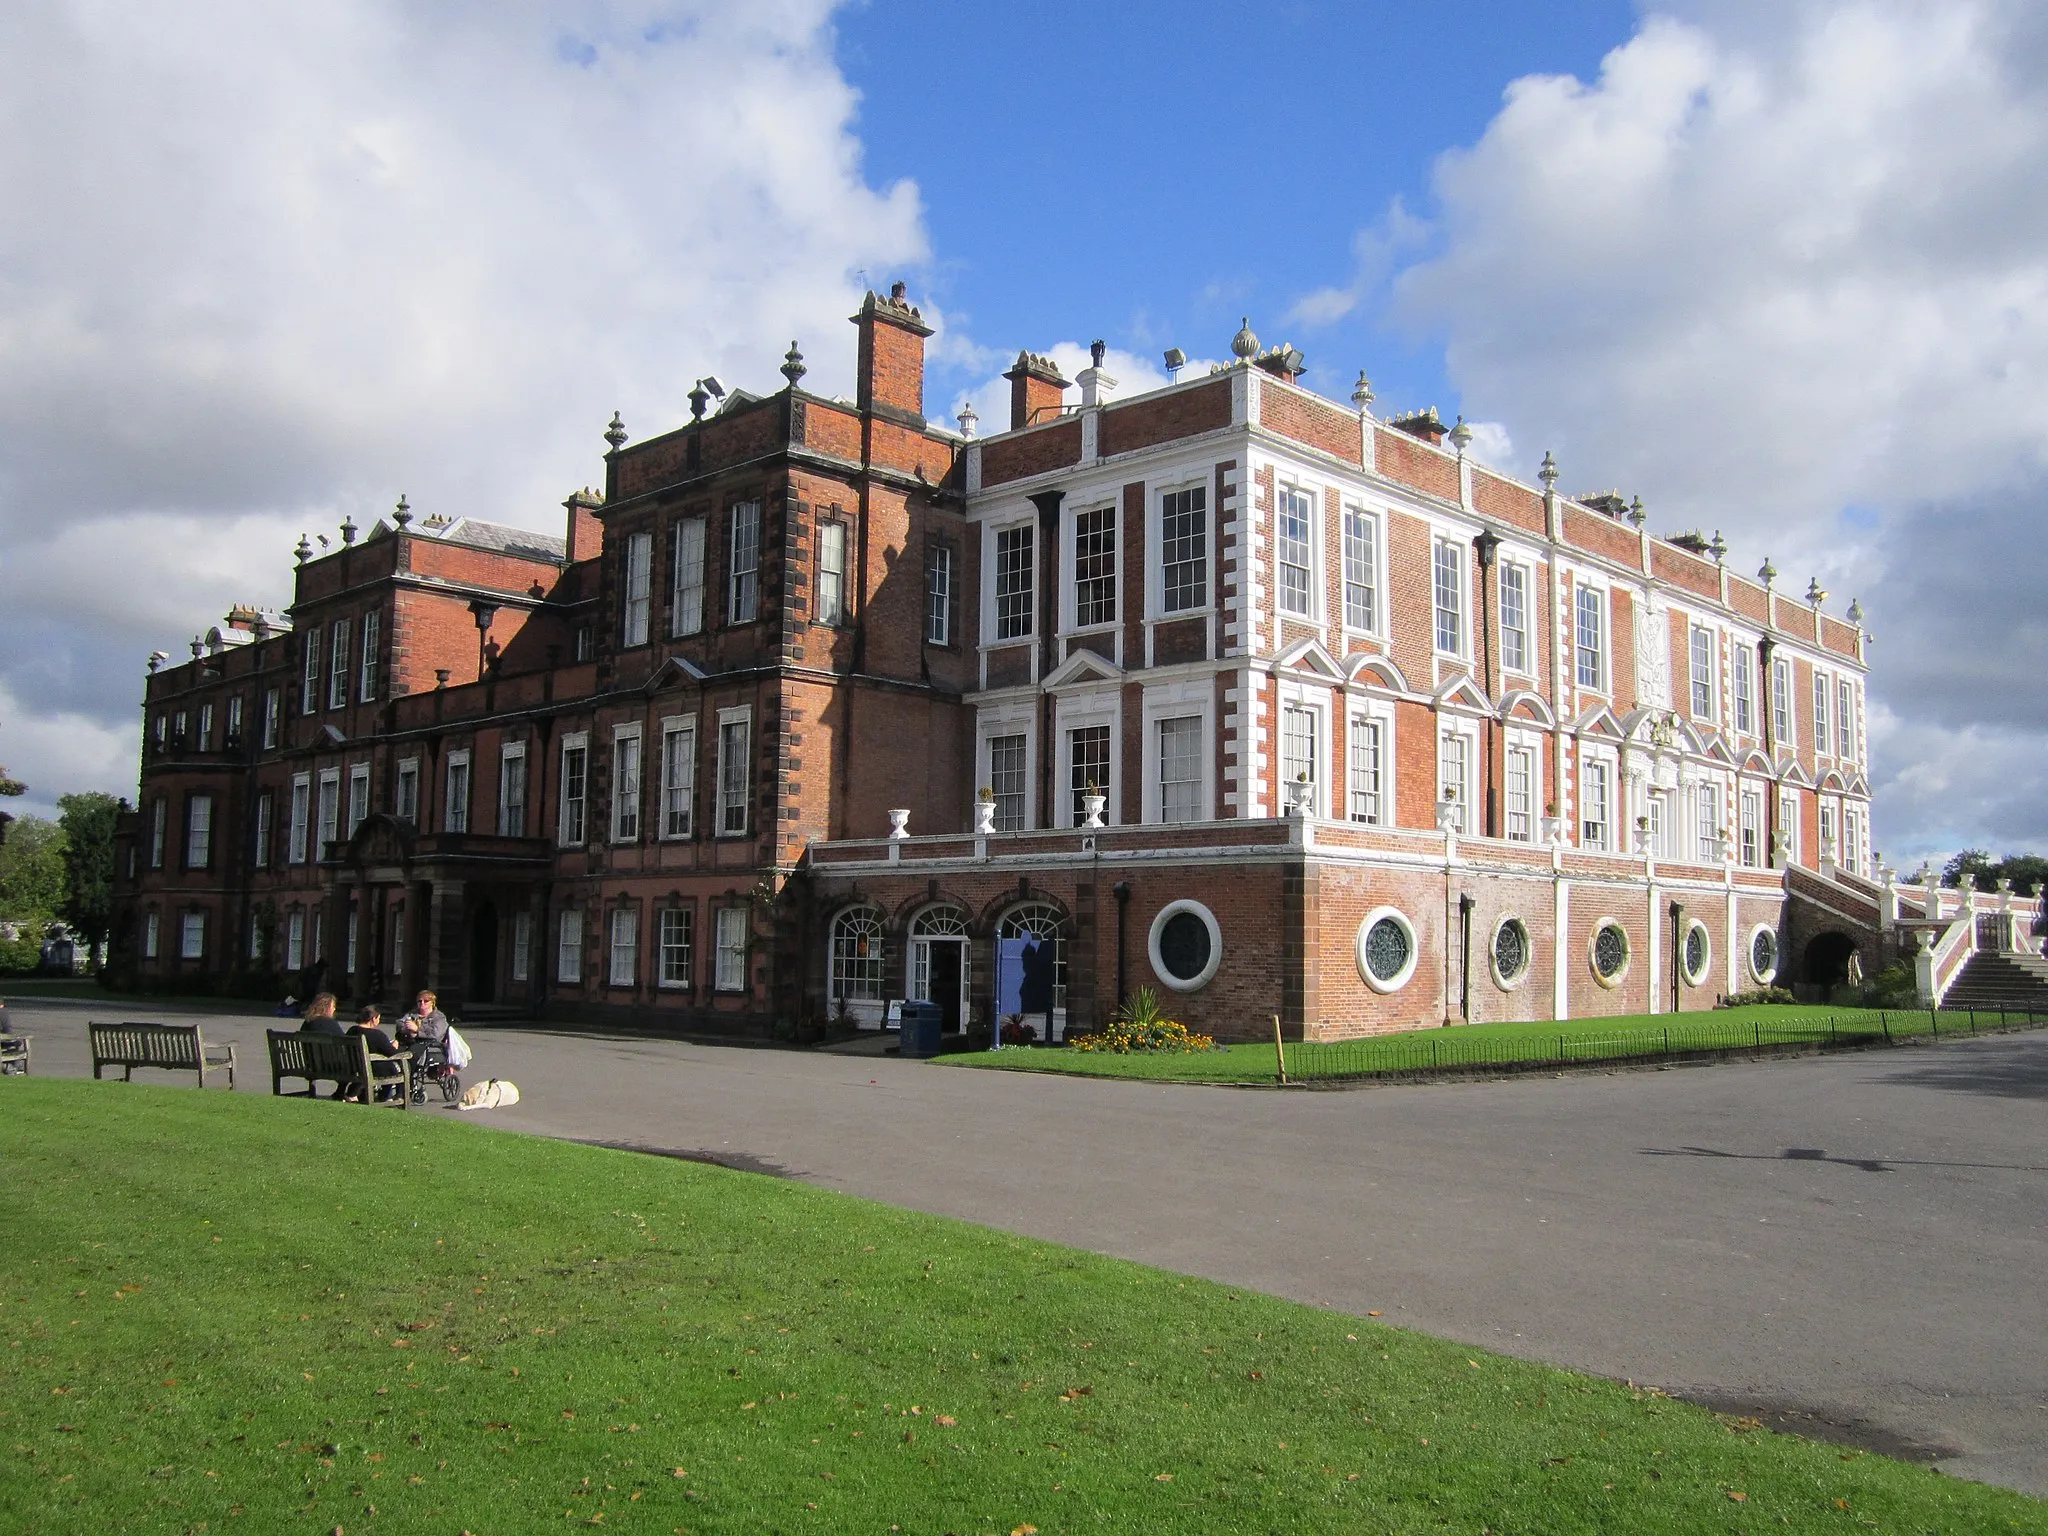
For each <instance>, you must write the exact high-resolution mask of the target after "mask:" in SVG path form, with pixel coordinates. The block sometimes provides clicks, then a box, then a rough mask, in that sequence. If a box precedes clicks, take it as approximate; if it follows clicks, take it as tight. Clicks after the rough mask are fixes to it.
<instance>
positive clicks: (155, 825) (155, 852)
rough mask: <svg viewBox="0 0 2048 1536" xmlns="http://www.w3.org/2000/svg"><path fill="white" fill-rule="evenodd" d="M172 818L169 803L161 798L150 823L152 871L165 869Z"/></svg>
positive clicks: (150, 865) (150, 860) (150, 861)
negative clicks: (167, 840)
mask: <svg viewBox="0 0 2048 1536" xmlns="http://www.w3.org/2000/svg"><path fill="white" fill-rule="evenodd" d="M170 817H171V812H170V806H169V804H168V802H166V801H165V800H164V799H163V798H162V797H161V796H159V797H158V799H157V802H156V808H155V811H154V813H153V814H152V815H151V817H150V823H149V867H150V868H151V869H162V868H163V867H164V851H165V841H166V839H167V838H168V836H169V828H170Z"/></svg>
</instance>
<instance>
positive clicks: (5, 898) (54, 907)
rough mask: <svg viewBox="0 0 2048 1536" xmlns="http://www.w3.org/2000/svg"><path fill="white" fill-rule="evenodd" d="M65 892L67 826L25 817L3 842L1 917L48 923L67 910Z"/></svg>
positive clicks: (26, 921)
mask: <svg viewBox="0 0 2048 1536" xmlns="http://www.w3.org/2000/svg"><path fill="white" fill-rule="evenodd" d="M64 895H65V877H64V829H63V828H62V827H60V826H58V825H57V823H56V822H54V821H46V820H45V819H44V818H42V817H41V816H24V817H22V818H21V820H19V821H17V822H15V823H14V825H13V826H11V827H9V828H8V829H7V841H6V842H4V843H0V920H5V921H8V922H17V923H32V924H38V925H41V924H46V923H48V922H50V921H51V919H53V918H55V917H56V916H57V915H58V914H59V913H60V912H61V911H62V910H63V908H64ZM37 937H38V938H40V937H41V929H40V927H38V930H37Z"/></svg>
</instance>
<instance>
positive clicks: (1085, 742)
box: [1067, 725, 1109, 827]
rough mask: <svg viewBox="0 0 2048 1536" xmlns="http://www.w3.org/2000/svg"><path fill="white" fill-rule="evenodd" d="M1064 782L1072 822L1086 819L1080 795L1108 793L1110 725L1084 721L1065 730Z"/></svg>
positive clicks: (1077, 823) (1078, 824) (1086, 815)
mask: <svg viewBox="0 0 2048 1536" xmlns="http://www.w3.org/2000/svg"><path fill="white" fill-rule="evenodd" d="M1067 784H1068V789H1069V792H1070V798H1071V800H1072V802H1073V822H1072V825H1074V826H1077V827H1078V826H1080V825H1081V823H1082V822H1084V821H1086V820H1087V819H1088V812H1087V810H1086V809H1085V808H1084V807H1083V806H1082V804H1081V798H1082V796H1084V795H1088V794H1097V795H1107V794H1108V793H1109V727H1108V726H1106V725H1084V726H1082V727H1081V728H1080V729H1079V730H1073V731H1069V732H1067Z"/></svg>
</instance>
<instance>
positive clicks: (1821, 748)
mask: <svg viewBox="0 0 2048 1536" xmlns="http://www.w3.org/2000/svg"><path fill="white" fill-rule="evenodd" d="M1834 687H1835V682H1834V679H1833V678H1831V677H1829V676H1828V674H1827V673H1825V672H1823V671H1821V669H1820V668H1819V667H1815V668H1814V669H1813V750H1814V751H1815V752H1816V753H1817V754H1821V755H1825V756H1829V757H1834V756H1837V755H1839V754H1837V753H1834V752H1831V751H1830V750H1829V748H1830V746H1831V745H1832V744H1833V742H1834V739H1835V738H1834V736H1833V734H1832V733H1831V732H1830V731H1829V729H1828V716H1829V713H1830V709H1829V704H1830V700H1831V696H1832V695H1833V693H1834Z"/></svg>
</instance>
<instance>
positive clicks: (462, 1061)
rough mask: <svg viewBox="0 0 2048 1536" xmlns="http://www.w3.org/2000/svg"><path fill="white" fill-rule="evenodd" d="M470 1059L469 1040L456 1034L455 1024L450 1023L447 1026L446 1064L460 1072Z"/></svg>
mask: <svg viewBox="0 0 2048 1536" xmlns="http://www.w3.org/2000/svg"><path fill="white" fill-rule="evenodd" d="M470 1060H471V1057H470V1054H469V1042H468V1041H467V1040H465V1039H463V1038H462V1036H461V1035H459V1034H457V1033H456V1031H455V1026H454V1025H453V1024H450V1025H449V1026H448V1065H449V1066H451V1067H453V1068H454V1069H455V1070H456V1071H458V1072H460V1071H461V1070H462V1069H463V1068H464V1067H466V1066H468V1065H469V1063H470Z"/></svg>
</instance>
